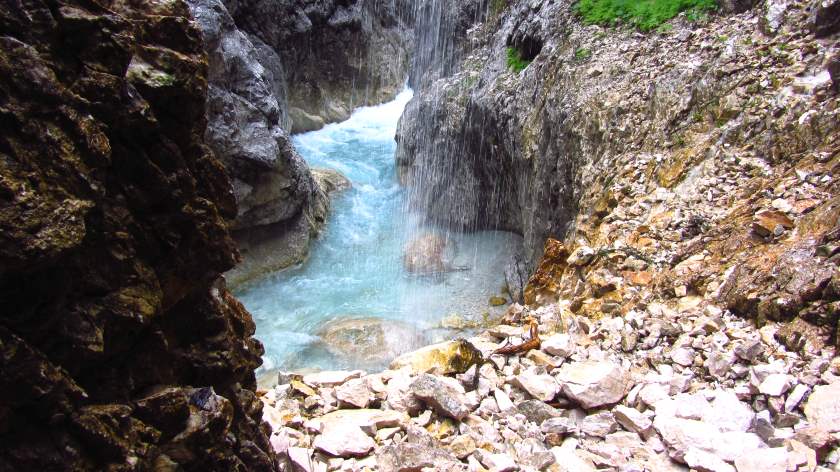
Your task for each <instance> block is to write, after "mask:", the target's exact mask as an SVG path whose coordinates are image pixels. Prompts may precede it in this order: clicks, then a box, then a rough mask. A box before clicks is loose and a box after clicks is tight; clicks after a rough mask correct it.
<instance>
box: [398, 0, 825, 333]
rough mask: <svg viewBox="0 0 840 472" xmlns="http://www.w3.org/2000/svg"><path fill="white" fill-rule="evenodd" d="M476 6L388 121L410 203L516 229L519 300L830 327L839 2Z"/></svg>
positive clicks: (456, 221)
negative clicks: (646, 21)
mask: <svg viewBox="0 0 840 472" xmlns="http://www.w3.org/2000/svg"><path fill="white" fill-rule="evenodd" d="M452 8H455V7H452ZM488 8H489V11H488V15H487V19H486V20H485V21H483V22H477V23H476V24H473V25H471V26H470V27H469V28H466V31H467V32H468V33H467V35H466V37H465V39H463V40H460V48H461V50H462V51H464V52H463V53H462V57H461V58H460V59H459V60H458V61H457V65H455V66H453V67H452V68H451V71H450V73H448V74H442V75H441V76H440V77H439V78H437V79H436V80H429V81H427V83H424V84H423V86H422V89H421V90H420V91H419V92H418V93H417V94H416V95H415V99H414V100H413V101H412V102H411V103H410V104H409V106H408V108H407V111H406V113H405V115H404V116H403V119H402V121H401V125H400V129H399V132H398V137H397V139H398V143H399V147H398V151H397V163H398V166H399V169H400V174H401V177H402V179H403V181H404V182H405V184H406V185H407V186H408V189H409V192H410V198H411V203H412V204H413V205H414V206H416V207H418V208H421V209H424V210H425V211H426V212H427V215H428V217H429V218H430V219H432V220H434V221H437V222H440V223H443V224H445V225H448V226H452V227H458V228H465V229H507V230H511V231H515V232H519V233H521V234H523V235H524V237H525V247H524V252H525V255H526V259H527V260H528V263H529V265H530V266H531V267H532V268H533V267H534V266H536V265H537V263H538V262H540V261H542V264H539V265H540V267H539V270H538V271H537V273H536V274H535V276H534V278H532V284H531V287H530V289H529V292H528V293H527V294H526V297H525V298H526V301H529V302H532V303H533V302H539V301H540V300H542V301H543V302H550V301H551V300H556V299H558V298H562V299H567V300H569V301H571V302H572V306H573V307H574V308H575V310H578V311H580V310H584V311H585V312H587V313H591V314H592V315H593V316H602V315H603V314H607V313H624V312H626V311H627V310H628V309H630V308H632V307H634V306H636V305H637V304H639V303H644V300H642V298H644V297H649V296H652V295H653V294H654V293H656V294H657V296H659V295H660V294H661V295H662V296H665V297H671V298H674V297H677V298H685V297H689V298H690V297H701V298H703V297H706V298H710V299H714V300H715V301H721V302H722V303H723V304H724V305H725V306H726V307H727V308H730V309H731V310H732V311H733V312H736V313H739V314H743V315H745V316H749V317H755V318H757V319H759V320H762V319H782V320H794V324H793V325H791V326H795V327H794V328H791V335H790V337H791V339H790V341H791V343H792V344H794V345H796V346H795V347H797V348H802V347H803V345H804V344H805V343H806V341H805V338H804V337H802V336H798V335H795V334H794V333H795V332H797V331H798V332H803V331H808V332H812V333H813V332H814V331H815V330H816V331H818V332H819V333H821V335H820V336H811V337H808V339H809V340H812V341H813V342H814V343H817V344H819V343H823V342H825V341H826V340H828V339H832V340H833V339H836V333H835V332H834V330H835V329H836V326H837V310H836V306H837V302H836V300H837V297H838V293H837V292H836V290H835V289H833V288H832V287H834V284H836V283H837V281H838V280H840V277H838V269H837V256H836V253H837V251H836V244H837V243H836V241H837V235H838V228H839V227H838V226H837V225H838V216H840V213H838V202H837V195H838V187H837V182H836V180H835V177H834V176H835V175H836V174H837V170H838V162H840V161H838V159H840V157H839V156H838V148H837V144H838V136H839V135H840V132H839V131H838V129H840V126H838V123H840V121H838V119H837V118H838V116H837V113H838V111H837V108H838V98H837V81H838V78H837V67H838V66H837V64H838V48H837V31H838V24H837V20H836V18H837V16H836V15H833V14H831V12H832V11H834V10H832V9H833V8H837V4H836V2H822V3H819V2H817V3H813V4H812V3H809V2H784V3H780V2H773V1H765V2H759V3H758V4H756V5H735V4H732V5H724V8H723V9H722V10H721V11H719V12H716V13H715V14H713V15H711V16H709V17H708V18H700V19H699V21H698V20H692V19H689V18H688V17H687V16H686V15H681V16H680V17H678V18H677V19H675V20H672V21H671V22H670V23H669V24H668V26H667V27H666V28H662V29H661V30H659V31H654V32H650V33H641V32H639V31H636V30H634V29H631V28H627V27H617V28H605V27H601V26H587V25H585V24H582V22H581V21H580V19H579V18H578V17H576V15H575V14H574V13H573V8H572V2H568V1H560V2H553V1H511V2H494V4H493V5H491V6H489V7H488ZM738 11H740V13H739V12H738ZM509 51H515V52H516V53H517V54H518V55H520V56H521V57H522V58H523V59H524V60H525V61H526V63H527V64H528V65H527V67H525V68H524V70H522V71H521V72H517V71H516V70H513V69H512V68H510V67H509V66H508V64H507V60H506V58H507V54H508V52H509ZM550 238H554V239H555V240H557V241H555V242H556V243H557V244H560V245H559V246H557V245H556V244H555V243H551V244H549V245H548V246H546V247H548V248H549V249H550V250H548V251H547V252H546V254H545V257H544V258H542V259H541V257H542V256H543V248H544V243H545V242H546V240H547V239H550ZM646 287H657V290H656V291H653V290H647V289H646ZM643 293H644V294H645V295H642V294H643ZM686 303H687V302H686ZM806 319H807V320H808V322H802V323H800V321H802V320H806ZM797 320H799V321H797ZM813 326H818V327H819V328H813ZM808 342H811V341H808ZM817 349H818V347H817Z"/></svg>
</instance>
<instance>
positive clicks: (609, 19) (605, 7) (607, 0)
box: [574, 0, 717, 31]
mask: <svg viewBox="0 0 840 472" xmlns="http://www.w3.org/2000/svg"><path fill="white" fill-rule="evenodd" d="M574 8H575V12H576V13H577V14H578V15H580V16H581V18H583V21H584V22H585V23H588V24H597V25H605V26H611V25H615V24H617V23H619V22H625V23H628V24H631V25H633V26H635V27H637V28H639V29H640V30H642V31H650V30H652V29H654V28H657V27H659V26H660V25H661V24H662V23H665V22H666V21H668V20H670V19H671V18H673V17H675V16H677V15H678V14H679V13H680V12H683V11H687V12H688V13H687V16H688V18H689V19H690V20H692V21H697V20H700V19H703V17H704V15H706V12H708V11H711V10H714V9H715V8H717V1H716V0H579V1H578V2H577V3H576V4H575V7H574Z"/></svg>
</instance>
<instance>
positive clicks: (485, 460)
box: [475, 449, 519, 472]
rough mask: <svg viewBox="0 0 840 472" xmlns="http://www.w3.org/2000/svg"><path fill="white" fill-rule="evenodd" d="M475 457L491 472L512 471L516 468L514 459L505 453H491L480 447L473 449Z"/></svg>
mask: <svg viewBox="0 0 840 472" xmlns="http://www.w3.org/2000/svg"><path fill="white" fill-rule="evenodd" d="M475 455H476V458H477V459H478V461H479V462H481V463H482V464H483V465H484V466H485V467H487V468H488V469H489V470H491V471H492V472H512V471H514V470H518V469H519V467H517V466H516V461H514V460H513V458H512V457H510V456H509V455H507V454H492V453H489V452H485V451H483V450H481V449H477V450H476V451H475Z"/></svg>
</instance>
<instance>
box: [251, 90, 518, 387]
mask: <svg viewBox="0 0 840 472" xmlns="http://www.w3.org/2000/svg"><path fill="white" fill-rule="evenodd" d="M411 96H412V92H411V91H410V90H406V91H404V92H402V93H401V94H400V95H399V96H397V98H396V99H395V100H394V101H393V102H390V103H386V104H384V105H380V106H376V107H368V108H362V109H359V110H357V111H356V112H355V113H354V114H353V115H352V117H351V118H350V119H348V120H347V121H345V122H343V123H338V124H332V125H328V126H327V127H325V128H324V129H321V130H319V131H313V132H310V133H304V134H300V135H297V136H295V137H294V142H295V145H296V146H297V149H298V151H299V152H300V153H301V155H302V156H303V157H304V158H305V159H306V161H307V162H308V163H309V165H310V166H311V167H313V168H318V167H321V168H333V169H336V170H338V171H339V172H341V173H342V174H344V175H345V176H346V177H347V178H348V179H350V181H351V182H352V185H353V187H352V188H351V189H349V190H346V191H344V192H342V193H339V194H336V195H334V196H333V200H332V208H331V212H330V215H329V217H328V223H327V226H326V228H325V230H324V232H323V233H322V235H321V237H320V238H319V239H318V240H317V241H316V242H315V243H314V244H313V246H312V248H311V250H310V256H309V258H308V260H307V261H306V262H305V263H303V264H302V265H301V266H299V267H295V268H291V269H287V270H285V271H282V272H278V273H275V274H272V275H269V276H267V277H265V278H263V279H261V280H259V281H257V282H255V283H251V284H249V285H247V286H245V287H242V288H240V289H239V291H238V293H237V296H238V297H239V298H240V300H242V302H243V303H244V304H245V306H246V307H247V308H248V309H249V310H250V311H251V313H252V314H253V315H254V319H255V321H256V324H257V333H256V336H257V338H258V339H260V340H261V341H262V342H263V344H264V345H265V348H266V354H265V356H264V365H263V367H262V368H261V370H262V371H266V370H272V369H283V370H301V369H336V368H368V369H372V368H381V367H384V366H385V364H387V361H385V360H384V359H378V360H375V361H372V362H371V361H370V360H367V361H365V360H360V359H358V358H356V357H355V356H344V355H340V354H336V352H335V349H330V348H331V347H333V346H330V345H327V344H326V343H324V341H323V340H322V339H321V338H320V337H319V336H318V333H319V331H321V330H322V329H323V328H324V326H326V325H328V324H329V323H330V322H331V321H335V320H341V319H348V318H374V319H381V320H385V322H386V324H385V325H384V326H385V332H386V333H389V334H394V336H395V337H396V339H395V340H389V342H392V343H393V342H396V343H397V344H398V346H397V349H396V350H397V351H406V350H410V349H414V348H417V347H419V345H422V344H425V343H429V342H434V341H439V340H441V339H449V338H450V337H451V336H453V335H454V334H457V333H453V332H452V331H450V330H447V329H441V328H439V325H440V322H441V319H442V318H444V317H446V316H448V315H452V314H457V315H459V316H461V317H463V318H466V319H481V318H482V317H484V316H487V315H488V314H489V315H490V316H498V315H499V314H500V313H501V312H503V311H504V308H505V307H500V308H493V307H490V305H489V298H490V297H491V296H497V295H500V294H501V292H502V286H503V282H504V266H505V264H506V263H507V262H508V261H509V259H510V256H511V254H512V252H513V251H514V250H515V248H516V247H518V246H519V245H520V244H521V239H520V237H519V236H517V235H514V234H510V233H503V232H479V233H473V234H456V233H446V232H440V231H435V228H429V227H424V226H423V225H422V224H421V223H419V222H418V221H419V220H418V219H417V218H415V217H414V216H412V215H411V214H409V213H408V212H407V211H406V210H405V204H404V200H405V198H404V197H405V195H404V190H403V188H402V187H401V186H400V185H399V182H398V181H397V177H396V172H395V165H394V151H395V149H396V144H395V142H394V135H395V133H396V127H397V122H398V120H399V117H400V115H401V114H402V111H403V108H404V107H405V105H406V103H408V101H409V100H410V99H411ZM430 231H432V232H437V233H438V234H441V235H442V236H443V237H447V238H448V239H449V241H450V244H449V248H450V249H449V250H448V252H447V253H448V254H450V255H451V257H452V259H451V261H450V262H451V265H452V266H453V267H459V268H461V269H462V270H457V271H452V272H447V273H445V274H442V275H438V276H436V277H418V276H415V275H411V274H409V273H407V272H406V270H405V269H404V268H403V264H402V257H403V247H404V246H405V244H406V243H407V242H408V241H410V240H411V239H412V238H414V237H416V236H417V235H420V234H426V233H428V232H430ZM452 248H454V249H452ZM391 348H393V346H391ZM392 350H393V349H392ZM390 353H391V354H395V353H398V352H390Z"/></svg>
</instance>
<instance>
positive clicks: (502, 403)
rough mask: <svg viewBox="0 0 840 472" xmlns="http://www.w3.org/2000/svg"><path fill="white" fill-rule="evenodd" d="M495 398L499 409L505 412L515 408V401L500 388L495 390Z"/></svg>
mask: <svg viewBox="0 0 840 472" xmlns="http://www.w3.org/2000/svg"><path fill="white" fill-rule="evenodd" d="M493 398H494V399H495V400H496V405H497V406H498V407H499V411H503V412H504V411H509V410H513V409H514V408H515V407H514V404H513V402H512V401H511V400H510V397H509V396H508V395H507V394H506V393H505V392H503V391H501V390H499V389H498V388H497V389H495V390H493Z"/></svg>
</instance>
